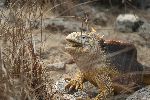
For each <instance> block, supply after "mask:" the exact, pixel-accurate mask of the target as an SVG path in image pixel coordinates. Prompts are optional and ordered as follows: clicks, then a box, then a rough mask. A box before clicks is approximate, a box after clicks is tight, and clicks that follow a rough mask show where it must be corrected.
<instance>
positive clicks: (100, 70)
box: [65, 32, 150, 100]
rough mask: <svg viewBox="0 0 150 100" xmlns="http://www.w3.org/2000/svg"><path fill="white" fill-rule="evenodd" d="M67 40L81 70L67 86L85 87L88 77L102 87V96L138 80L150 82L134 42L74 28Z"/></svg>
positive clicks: (95, 84) (149, 75) (128, 88)
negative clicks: (75, 30) (138, 59)
mask: <svg viewBox="0 0 150 100" xmlns="http://www.w3.org/2000/svg"><path fill="white" fill-rule="evenodd" d="M66 40H67V41H68V43H67V46H66V47H65V49H66V51H67V52H68V53H69V54H70V55H71V56H72V58H73V60H74V62H75V63H76V65H77V66H78V67H79V70H80V72H79V73H78V74H77V76H76V77H75V79H71V81H70V83H69V84H68V85H66V87H65V88H68V89H70V90H72V89H83V83H84V82H86V81H89V82H90V83H92V84H93V85H94V86H97V87H98V88H99V94H98V95H97V96H96V97H95V100H103V99H107V98H108V97H109V96H110V95H112V94H113V93H119V92H120V91H122V90H124V89H125V90H127V91H130V88H131V87H133V86H138V84H141V83H145V84H150V74H149V73H148V75H147V74H146V75H145V73H144V74H143V66H142V65H141V64H140V63H139V62H138V61H137V50H136V47H135V46H134V45H133V44H130V43H126V42H121V41H114V40H104V39H103V37H101V36H100V35H99V34H98V33H95V32H89V33H88V32H82V33H81V32H73V33H71V34H69V35H68V36H67V37H66ZM130 92H131V91H130Z"/></svg>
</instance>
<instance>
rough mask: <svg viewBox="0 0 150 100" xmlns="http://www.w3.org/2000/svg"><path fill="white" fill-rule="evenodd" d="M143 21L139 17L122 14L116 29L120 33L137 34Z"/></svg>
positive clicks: (117, 21) (116, 23)
mask: <svg viewBox="0 0 150 100" xmlns="http://www.w3.org/2000/svg"><path fill="white" fill-rule="evenodd" d="M141 24H142V21H141V20H140V18H139V17H138V16H137V15H133V14H120V15H119V16H118V17H117V19H116V22H115V26H116V29H117V30H118V31H120V32H136V31H137V30H138V28H139V27H140V25H141Z"/></svg>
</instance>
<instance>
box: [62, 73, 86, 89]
mask: <svg viewBox="0 0 150 100" xmlns="http://www.w3.org/2000/svg"><path fill="white" fill-rule="evenodd" d="M66 79H67V80H68V78H66ZM84 82H85V79H84V74H83V73H81V72H78V74H77V75H76V77H75V79H70V82H69V83H68V84H67V85H66V86H65V88H66V89H69V91H71V90H73V89H75V90H77V89H83V83H84Z"/></svg>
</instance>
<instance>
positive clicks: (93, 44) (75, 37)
mask: <svg viewBox="0 0 150 100" xmlns="http://www.w3.org/2000/svg"><path fill="white" fill-rule="evenodd" d="M66 40H67V42H68V45H67V46H66V48H65V49H66V51H67V52H68V53H69V54H71V55H74V54H75V55H77V54H80V55H82V54H84V53H88V54H90V53H93V52H95V50H97V49H98V47H99V43H100V41H101V40H103V39H102V37H100V36H99V35H98V33H95V32H89V33H87V32H82V33H81V32H73V33H71V34H69V35H68V36H67V37H66Z"/></svg>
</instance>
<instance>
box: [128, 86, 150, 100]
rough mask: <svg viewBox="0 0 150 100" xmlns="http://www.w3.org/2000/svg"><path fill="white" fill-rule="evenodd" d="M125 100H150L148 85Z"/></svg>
mask: <svg viewBox="0 0 150 100" xmlns="http://www.w3.org/2000/svg"><path fill="white" fill-rule="evenodd" d="M126 100H150V85H149V86H147V87H144V88H142V89H140V90H138V91H136V92H135V93H133V94H132V95H131V96H129V97H128V98H127V99H126Z"/></svg>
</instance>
